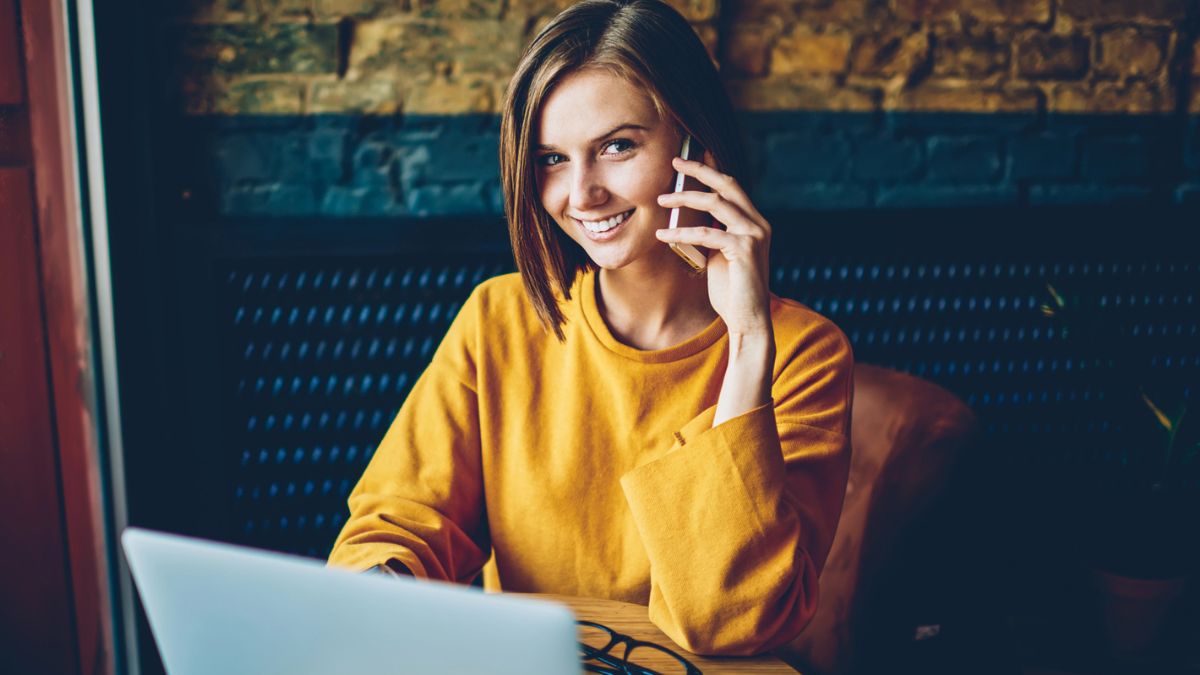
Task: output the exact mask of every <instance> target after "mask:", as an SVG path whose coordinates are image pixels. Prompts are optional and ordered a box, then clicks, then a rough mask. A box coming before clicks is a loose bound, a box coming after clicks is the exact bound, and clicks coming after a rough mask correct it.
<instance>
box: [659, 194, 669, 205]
mask: <svg viewBox="0 0 1200 675" xmlns="http://www.w3.org/2000/svg"><path fill="white" fill-rule="evenodd" d="M670 198H671V195H669V194H668V195H659V196H658V203H659V204H661V203H663V202H665V201H667V200H668V199H670Z"/></svg>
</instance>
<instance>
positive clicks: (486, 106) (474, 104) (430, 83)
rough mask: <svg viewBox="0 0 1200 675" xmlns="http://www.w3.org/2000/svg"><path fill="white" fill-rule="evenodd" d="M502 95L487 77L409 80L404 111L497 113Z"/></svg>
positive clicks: (439, 113)
mask: <svg viewBox="0 0 1200 675" xmlns="http://www.w3.org/2000/svg"><path fill="white" fill-rule="evenodd" d="M498 111H499V98H498V97H497V96H496V89H495V88H494V87H493V86H492V83H491V82H489V81H487V80H485V79H454V80H448V79H442V78H437V79H433V80H419V81H416V82H412V83H409V86H408V87H407V90H406V92H405V94H404V112H406V113H410V114H420V115H445V114H462V113H494V112H498Z"/></svg>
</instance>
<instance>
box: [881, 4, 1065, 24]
mask: <svg viewBox="0 0 1200 675" xmlns="http://www.w3.org/2000/svg"><path fill="white" fill-rule="evenodd" d="M892 6H893V9H894V11H895V14H896V18H898V19H900V20H901V21H950V20H956V19H961V18H970V19H978V20H981V21H986V22H989V23H1046V22H1048V21H1049V20H1050V0H893V2H892Z"/></svg>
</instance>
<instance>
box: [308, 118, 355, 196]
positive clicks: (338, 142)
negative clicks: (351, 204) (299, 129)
mask: <svg viewBox="0 0 1200 675" xmlns="http://www.w3.org/2000/svg"><path fill="white" fill-rule="evenodd" d="M347 145H348V144H347V133H346V131H345V130H342V129H317V130H315V131H313V132H312V135H310V136H309V138H308V157H309V163H310V164H311V165H312V176H313V181H314V182H315V183H316V184H317V185H332V184H334V183H337V182H339V181H341V180H342V178H343V175H342V174H343V172H344V169H343V163H344V159H345V154H346V147H347Z"/></svg>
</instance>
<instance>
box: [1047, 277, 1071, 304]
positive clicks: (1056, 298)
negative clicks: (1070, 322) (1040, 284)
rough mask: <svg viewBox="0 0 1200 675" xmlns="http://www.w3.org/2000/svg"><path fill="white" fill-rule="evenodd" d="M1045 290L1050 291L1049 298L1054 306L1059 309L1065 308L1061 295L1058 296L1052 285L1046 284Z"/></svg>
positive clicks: (1064, 301)
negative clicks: (1052, 300)
mask: <svg viewBox="0 0 1200 675" xmlns="http://www.w3.org/2000/svg"><path fill="white" fill-rule="evenodd" d="M1046 290H1047V291H1050V297H1052V298H1054V304H1055V305H1058V308H1059V309H1062V308H1063V307H1066V306H1067V302H1066V300H1064V299H1063V296H1062V294H1060V293H1059V292H1058V290H1057V289H1055V288H1054V285H1053V284H1049V283H1047V284H1046Z"/></svg>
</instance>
